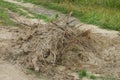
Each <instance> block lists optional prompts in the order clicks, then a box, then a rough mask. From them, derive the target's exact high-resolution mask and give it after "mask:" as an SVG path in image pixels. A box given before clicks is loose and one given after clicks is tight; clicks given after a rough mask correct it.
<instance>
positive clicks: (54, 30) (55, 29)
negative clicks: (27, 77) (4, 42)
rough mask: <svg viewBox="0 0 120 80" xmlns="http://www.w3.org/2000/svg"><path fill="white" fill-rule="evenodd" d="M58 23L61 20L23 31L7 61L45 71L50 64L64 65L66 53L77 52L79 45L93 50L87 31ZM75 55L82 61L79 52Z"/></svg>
mask: <svg viewBox="0 0 120 80" xmlns="http://www.w3.org/2000/svg"><path fill="white" fill-rule="evenodd" d="M59 22H61V21H60V20H56V21H54V22H50V23H48V24H45V25H41V24H39V25H35V26H32V27H29V28H26V29H25V28H24V29H23V31H22V34H24V35H22V36H19V39H18V40H15V42H14V45H12V46H11V49H10V50H9V55H8V56H9V58H10V59H12V60H14V61H16V62H18V63H20V64H22V65H24V67H26V68H31V69H34V70H35V71H42V72H44V71H46V70H47V68H50V66H49V65H56V64H63V65H65V64H67V62H66V61H65V59H66V54H67V53H70V51H74V52H77V51H80V50H81V49H82V48H80V46H81V45H83V46H85V47H89V48H92V47H91V45H90V44H89V43H91V42H90V41H91V40H90V39H91V37H90V30H87V31H85V32H82V31H80V30H79V29H77V28H75V27H70V26H69V23H70V22H69V20H67V19H65V20H62V23H59ZM76 54H77V53H76ZM69 56H70V55H69ZM69 56H68V57H69ZM71 56H72V55H71ZM71 56H70V57H71ZM77 56H79V57H80V58H81V56H83V55H82V54H80V53H79V54H78V55H77ZM68 57H67V58H68ZM74 57H75V56H74ZM74 57H73V58H74ZM78 60H79V59H78ZM85 60H88V59H87V58H86V59H85ZM74 61H75V60H74ZM69 64H72V62H69ZM73 64H74V63H73ZM47 66H49V67H47Z"/></svg>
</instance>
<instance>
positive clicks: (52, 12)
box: [5, 0, 119, 38]
mask: <svg viewBox="0 0 120 80" xmlns="http://www.w3.org/2000/svg"><path fill="white" fill-rule="evenodd" d="M5 1H8V2H11V3H15V4H17V5H20V6H23V7H26V8H27V9H28V10H30V11H32V12H35V13H37V14H43V15H46V16H48V17H52V16H54V15H55V14H56V13H58V14H59V16H60V17H61V18H64V17H65V16H66V15H65V14H62V13H60V12H58V11H55V10H50V9H46V8H44V7H42V6H37V5H34V4H32V3H23V2H17V1H15V0H5ZM69 20H70V21H71V20H74V21H73V22H71V23H70V24H69V25H71V26H75V27H77V28H79V29H80V30H83V31H85V30H89V29H90V30H91V32H92V33H95V34H100V35H103V36H108V37H110V38H114V37H118V35H117V34H118V33H119V32H117V31H114V30H110V31H109V30H105V29H100V28H98V26H94V25H88V24H84V23H81V22H80V21H79V20H78V19H76V18H74V17H70V19H69ZM29 21H31V23H34V22H35V21H36V22H39V21H38V20H35V19H34V20H29ZM26 22H27V21H26ZM40 23H41V22H40ZM42 23H44V22H43V21H42Z"/></svg>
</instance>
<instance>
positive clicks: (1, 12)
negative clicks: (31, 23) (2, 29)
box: [0, 0, 50, 25]
mask: <svg viewBox="0 0 120 80" xmlns="http://www.w3.org/2000/svg"><path fill="white" fill-rule="evenodd" d="M21 9H23V10H26V11H27V12H28V13H30V14H32V15H33V16H34V17H30V16H29V15H28V13H27V12H24V11H23V10H21ZM8 11H12V12H15V13H17V14H18V15H20V16H21V15H22V16H25V17H27V18H37V19H43V20H44V21H49V20H50V19H49V18H48V17H46V16H45V15H41V14H36V13H34V12H32V11H30V10H28V9H27V8H25V7H22V6H19V5H16V4H14V3H9V2H6V1H3V0H1V1H0V25H18V24H17V23H15V22H13V21H12V20H10V17H9V15H8Z"/></svg>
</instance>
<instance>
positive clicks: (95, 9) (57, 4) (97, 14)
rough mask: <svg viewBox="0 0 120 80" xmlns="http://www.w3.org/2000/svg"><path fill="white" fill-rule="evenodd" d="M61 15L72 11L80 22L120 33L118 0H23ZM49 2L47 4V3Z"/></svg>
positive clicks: (119, 3) (119, 5)
mask: <svg viewBox="0 0 120 80" xmlns="http://www.w3.org/2000/svg"><path fill="white" fill-rule="evenodd" d="M24 1H25V2H31V3H34V4H37V5H42V6H45V7H47V8H49V9H55V10H57V11H61V12H63V13H68V12H70V11H73V16H74V17H76V18H78V19H79V20H80V21H82V22H85V23H88V24H94V25H97V26H99V27H101V28H106V29H112V30H117V31H120V8H119V7H120V0H69V2H67V0H66V1H65V0H44V1H43V0H24ZM48 1H49V2H48Z"/></svg>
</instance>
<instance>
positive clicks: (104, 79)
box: [77, 69, 118, 80]
mask: <svg viewBox="0 0 120 80" xmlns="http://www.w3.org/2000/svg"><path fill="white" fill-rule="evenodd" d="M77 73H78V75H79V78H80V80H82V79H83V78H87V79H88V80H89V79H90V80H118V79H117V78H114V77H110V76H96V75H93V74H88V72H87V70H85V69H83V70H81V71H77Z"/></svg>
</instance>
